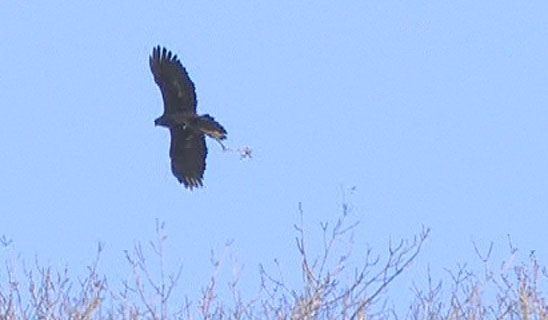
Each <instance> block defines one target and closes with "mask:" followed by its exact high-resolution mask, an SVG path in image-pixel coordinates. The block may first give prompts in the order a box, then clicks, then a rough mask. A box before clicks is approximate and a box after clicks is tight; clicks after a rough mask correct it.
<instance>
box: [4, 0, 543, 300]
mask: <svg viewBox="0 0 548 320" xmlns="http://www.w3.org/2000/svg"><path fill="white" fill-rule="evenodd" d="M0 39H1V40H2V43H3V45H2V49H1V50H0V61H1V63H0V92H1V96H2V115H3V116H2V118H3V121H2V125H1V126H0V148H1V149H2V152H1V153H0V179H1V180H2V184H1V186H0V195H1V201H0V214H1V224H0V234H4V235H5V236H6V237H8V238H11V239H13V240H14V243H15V251H17V252H18V253H21V256H22V257H24V258H25V259H33V257H34V255H37V256H38V257H39V258H40V259H42V260H43V261H48V262H50V263H52V264H54V265H55V264H59V265H64V264H68V265H69V266H71V267H72V268H75V269H77V268H82V269H83V267H84V266H85V265H86V264H87V263H88V262H89V261H90V260H91V258H92V257H93V254H94V250H95V247H96V243H97V241H102V242H104V243H105V253H104V259H103V264H102V265H103V270H104V271H105V272H106V273H107V274H111V275H113V276H114V278H111V279H109V280H110V283H111V284H112V282H113V280H114V279H116V277H120V279H123V278H124V276H125V274H126V273H127V268H125V264H124V255H123V250H124V249H130V248H131V247H132V246H133V244H134V243H135V241H147V240H149V239H151V238H152V237H153V231H154V222H155V219H159V220H161V221H165V222H166V226H167V232H168V234H169V236H170V238H169V241H170V242H169V244H170V248H169V252H170V255H171V257H172V258H173V259H174V260H175V261H182V263H183V266H184V270H185V271H186V272H187V275H188V277H186V278H185V280H184V281H185V284H184V285H183V287H184V290H188V291H192V290H193V287H192V286H197V285H203V284H205V283H206V281H207V279H208V277H209V275H210V268H209V256H210V250H211V249H214V250H222V247H223V245H224V243H225V242H226V241H227V240H229V239H233V240H234V245H233V250H234V252H235V253H236V254H237V256H238V261H239V263H240V264H242V265H244V266H245V267H244V273H247V276H248V277H249V279H250V281H251V282H254V281H255V280H257V281H258V275H257V272H258V268H257V265H258V264H259V263H261V262H263V263H266V264H268V263H270V262H271V261H272V260H273V259H274V258H279V259H280V261H282V263H283V264H285V265H287V269H288V270H289V271H288V273H291V270H295V271H298V268H297V265H296V259H297V252H296V249H295V243H294V236H295V234H294V230H293V228H292V225H293V223H295V222H297V221H298V213H297V205H298V203H299V202H302V204H303V209H304V212H305V221H306V223H308V224H309V225H310V226H311V227H314V228H316V226H318V223H319V222H320V221H326V220H329V221H333V220H334V219H336V217H337V216H338V215H339V213H340V203H341V201H342V198H343V194H346V196H347V197H348V196H349V195H350V193H352V195H351V201H352V204H353V208H354V210H353V212H352V215H353V218H354V219H357V220H360V221H361V222H362V223H361V224H360V226H359V227H358V229H357V232H356V236H355V238H356V241H357V245H358V246H360V245H363V248H365V244H370V245H371V246H372V247H374V248H377V249H379V250H381V249H383V248H384V246H385V244H386V243H387V241H388V240H389V238H392V239H399V238H402V237H404V238H405V237H410V236H412V235H413V234H415V233H417V232H418V231H419V230H420V228H421V225H425V226H429V227H431V228H432V235H431V237H430V239H429V241H428V244H427V246H426V247H425V250H424V251H423V254H422V255H421V256H420V258H419V263H417V264H415V266H414V269H415V270H416V272H417V274H420V272H423V271H424V270H425V266H426V265H430V266H431V268H432V269H433V271H434V272H442V270H443V269H442V268H444V267H452V266H454V265H455V264H456V263H458V262H464V261H474V259H475V255H474V251H473V247H472V241H476V242H477V243H478V244H479V245H480V246H482V247H487V246H488V245H489V242H490V241H494V243H495V250H496V252H498V253H499V254H500V256H505V254H506V253H507V249H506V247H507V246H506V243H507V242H506V239H507V235H508V234H509V235H511V237H512V240H513V242H514V244H515V245H516V246H517V247H518V248H520V249H521V250H522V252H524V253H527V252H528V251H529V250H536V252H537V256H538V258H539V259H540V260H541V262H544V263H545V264H546V262H548V246H547V243H548V241H547V240H548V236H547V235H546V230H547V226H548V214H547V209H548V130H547V127H548V126H547V124H548V2H546V1H526V2H523V1H521V2H520V1H505V0H497V1H475V0H474V1H472V0H470V1H468V0H465V1H385V0H383V1H314V2H312V1H300V2H297V1H272V2H268V3H267V2H264V1H262V2H258V1H231V2H219V1H162V2H154V1H131V2H129V1H126V2H120V1H118V2H116V1H115V2H101V3H99V2H67V1H47V2H38V1H4V2H3V3H2V5H1V6H0ZM158 44H160V45H162V46H166V47H167V48H168V49H170V50H173V51H174V52H175V53H177V54H178V55H179V57H180V58H181V60H182V62H183V64H184V65H185V66H186V68H187V70H188V72H189V73H190V76H191V78H192V79H193V81H194V83H195V85H196V88H197V95H198V100H199V103H198V110H199V112H202V113H206V112H207V113H211V114H212V115H214V116H215V118H216V119H217V120H219V121H220V122H221V123H222V124H223V125H224V127H225V128H226V129H227V130H228V137H229V140H228V144H229V145H230V146H232V147H238V146H244V145H249V146H251V147H252V148H253V152H254V153H253V155H254V158H253V159H251V160H248V161H241V160H240V159H239V157H238V156H237V155H236V154H230V153H223V152H222V150H220V148H219V146H218V145H217V144H216V143H214V142H212V141H209V150H210V152H209V156H208V159H207V160H208V161H207V165H208V167H207V171H206V173H205V188H203V189H201V190H198V191H194V192H189V191H188V190H185V189H184V188H183V187H182V186H180V185H179V184H178V183H177V181H176V179H175V178H174V177H173V176H172V174H171V172H170V165H169V157H168V148H169V134H168V131H167V130H165V129H163V128H158V127H154V125H153V121H154V119H155V118H156V117H158V116H159V115H160V114H161V113H162V100H161V95H160V91H159V90H158V88H157V86H156V85H155V83H154V81H153V78H152V75H151V73H150V70H149V66H148V56H149V55H150V53H151V51H152V48H153V46H155V45H158ZM352 187H355V191H354V192H350V189H351V188H352ZM359 251H360V247H358V248H356V249H355V252H358V253H357V254H359ZM284 261H285V262H284ZM292 268H294V269H292ZM415 280H417V279H415ZM418 280H420V279H418ZM410 281H411V280H409V282H405V281H404V282H402V283H401V284H400V285H402V286H404V288H408V287H409V286H410ZM419 282H420V281H419ZM187 284H188V286H187Z"/></svg>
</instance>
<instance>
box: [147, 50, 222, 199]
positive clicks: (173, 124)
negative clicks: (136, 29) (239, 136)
mask: <svg viewBox="0 0 548 320" xmlns="http://www.w3.org/2000/svg"><path fill="white" fill-rule="evenodd" d="M149 63H150V70H151V71H152V74H153V75H154V81H155V82H156V84H158V86H159V87H160V91H161V92H162V97H163V100H164V114H162V116H161V117H159V118H158V119H156V120H154V125H156V126H162V127H167V128H169V132H170V133H171V146H170V149H169V156H170V157H171V171H172V172H173V175H174V176H175V177H176V178H177V180H179V182H180V183H182V184H183V185H184V186H185V187H186V188H188V189H190V190H192V189H193V188H198V187H201V186H202V185H203V182H202V179H203V176H204V171H205V167H206V164H205V159H206V156H207V147H206V143H205V136H206V135H207V136H209V137H211V138H213V139H215V140H217V141H220V140H223V139H226V130H225V128H223V126H221V125H220V124H219V123H218V122H217V121H215V119H213V117H212V116H210V115H208V114H205V115H198V114H197V113H196V104H197V102H196V92H195V89H194V83H192V80H190V78H189V76H188V74H187V72H186V70H185V68H184V67H183V65H182V64H181V62H180V61H179V59H178V58H177V55H175V54H172V53H171V51H168V50H167V49H166V48H160V46H157V47H155V48H154V49H153V50H152V55H151V56H150V59H149Z"/></svg>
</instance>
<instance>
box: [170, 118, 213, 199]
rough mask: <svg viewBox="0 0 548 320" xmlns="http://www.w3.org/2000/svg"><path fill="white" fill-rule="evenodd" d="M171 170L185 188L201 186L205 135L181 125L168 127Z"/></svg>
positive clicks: (204, 157) (205, 153) (205, 150)
mask: <svg viewBox="0 0 548 320" xmlns="http://www.w3.org/2000/svg"><path fill="white" fill-rule="evenodd" d="M169 131H170V132H171V148H170V149H169V156H170V157H171V171H172V172H173V175H175V177H177V179H178V180H179V182H180V183H182V184H184V185H185V187H186V188H189V189H191V190H192V188H198V187H201V186H202V178H203V176H204V171H205V166H206V164H205V159H206V155H207V147H206V143H205V136H204V135H203V134H201V133H200V132H197V131H192V130H189V129H183V128H181V127H177V128H170V129H169Z"/></svg>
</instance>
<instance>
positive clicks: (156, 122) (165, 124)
mask: <svg viewBox="0 0 548 320" xmlns="http://www.w3.org/2000/svg"><path fill="white" fill-rule="evenodd" d="M154 125H155V126H162V127H169V121H168V119H167V117H166V116H165V115H162V116H161V117H160V118H158V119H156V120H154Z"/></svg>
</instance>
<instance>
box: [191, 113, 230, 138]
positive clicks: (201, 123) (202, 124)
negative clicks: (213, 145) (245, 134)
mask: <svg viewBox="0 0 548 320" xmlns="http://www.w3.org/2000/svg"><path fill="white" fill-rule="evenodd" d="M198 128H200V131H202V132H203V133H204V134H206V135H208V136H210V137H211V138H213V139H217V140H224V139H226V130H225V128H223V126H222V125H221V124H220V123H218V122H217V121H215V119H214V118H213V117H212V116H210V115H209V114H204V115H202V116H200V117H198Z"/></svg>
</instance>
